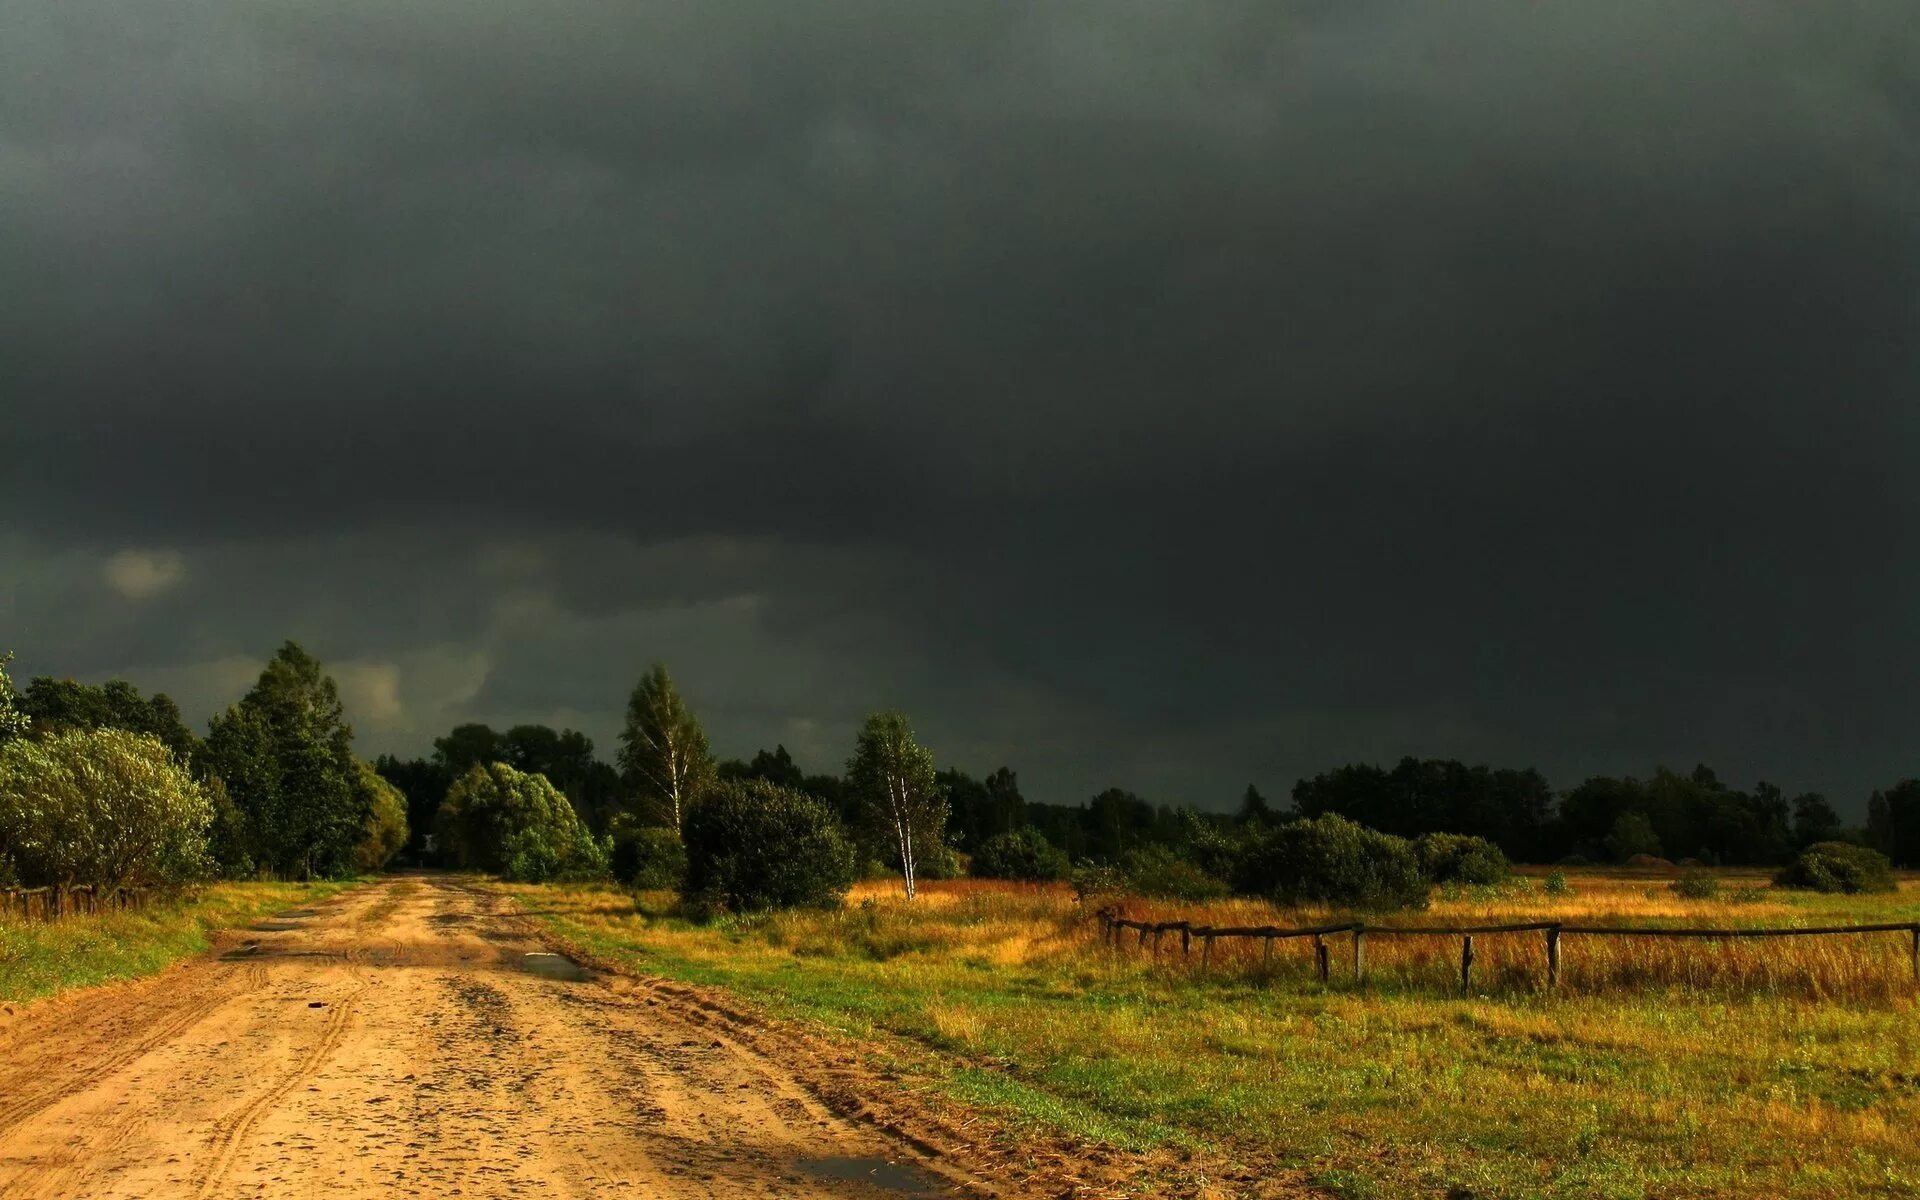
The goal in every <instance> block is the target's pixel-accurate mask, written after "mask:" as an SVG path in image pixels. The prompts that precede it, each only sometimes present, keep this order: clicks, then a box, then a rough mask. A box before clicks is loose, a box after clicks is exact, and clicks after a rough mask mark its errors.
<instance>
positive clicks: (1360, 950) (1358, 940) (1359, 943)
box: [1353, 923, 1367, 983]
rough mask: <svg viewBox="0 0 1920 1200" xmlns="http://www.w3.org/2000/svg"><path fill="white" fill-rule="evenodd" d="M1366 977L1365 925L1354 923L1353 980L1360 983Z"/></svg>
mask: <svg viewBox="0 0 1920 1200" xmlns="http://www.w3.org/2000/svg"><path fill="white" fill-rule="evenodd" d="M1366 977H1367V927H1366V926H1365V925H1364V924H1360V923H1355V925H1354V927H1353V981H1354V982H1355V983H1360V982H1362V981H1364V980H1365V979H1366Z"/></svg>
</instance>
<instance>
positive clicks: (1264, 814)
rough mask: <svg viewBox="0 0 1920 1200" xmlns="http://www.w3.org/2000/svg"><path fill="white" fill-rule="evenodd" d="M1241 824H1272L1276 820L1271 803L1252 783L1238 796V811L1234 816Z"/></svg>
mask: <svg viewBox="0 0 1920 1200" xmlns="http://www.w3.org/2000/svg"><path fill="white" fill-rule="evenodd" d="M1234 820H1236V821H1238V822H1239V823H1240V824H1242V825H1272V824H1275V823H1276V822H1277V820H1278V817H1277V816H1276V815H1275V813H1274V811H1273V805H1271V804H1268V803H1267V798H1266V797H1265V796H1262V795H1261V794H1260V789H1259V788H1257V787H1255V786H1253V785H1252V784H1248V785H1247V790H1246V791H1245V792H1244V793H1242V795H1241V797H1240V812H1239V813H1238V814H1237V815H1236V816H1235V817H1234Z"/></svg>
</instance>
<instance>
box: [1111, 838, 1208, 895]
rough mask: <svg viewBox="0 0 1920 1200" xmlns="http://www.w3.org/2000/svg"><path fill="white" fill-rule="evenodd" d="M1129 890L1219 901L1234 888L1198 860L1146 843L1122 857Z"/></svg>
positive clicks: (1121, 871) (1132, 892) (1164, 847)
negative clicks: (1202, 866) (1208, 872)
mask: <svg viewBox="0 0 1920 1200" xmlns="http://www.w3.org/2000/svg"><path fill="white" fill-rule="evenodd" d="M1120 874H1121V876H1122V877H1123V878H1124V879H1125V880H1126V889H1127V891H1128V892H1129V893H1130V894H1132V895H1135V896H1151V897H1155V898H1157V899H1164V900H1215V899H1218V898H1220V897H1221V896H1224V895H1226V894H1227V893H1228V891H1229V890H1231V889H1230V888H1229V887H1228V885H1227V881H1226V880H1224V879H1220V878H1217V877H1215V876H1213V875H1209V874H1207V872H1206V871H1204V870H1202V869H1201V868H1200V866H1199V864H1198V863H1195V862H1194V861H1193V860H1192V859H1189V858H1185V857H1183V856H1181V855H1179V854H1177V853H1175V852H1174V851H1173V850H1171V849H1169V848H1168V847H1166V846H1143V847H1141V848H1140V849H1138V850H1129V851H1127V853H1126V855H1125V857H1123V858H1122V859H1121V860H1120Z"/></svg>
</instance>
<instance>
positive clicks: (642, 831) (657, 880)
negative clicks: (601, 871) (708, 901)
mask: <svg viewBox="0 0 1920 1200" xmlns="http://www.w3.org/2000/svg"><path fill="white" fill-rule="evenodd" d="M612 836H613V855H612V863H613V877H614V878H615V879H617V880H619V881H620V882H621V883H624V884H626V885H627V886H628V887H632V888H639V889H641V890H645V891H659V890H665V889H668V888H674V889H678V888H679V887H680V885H681V884H682V882H684V881H685V879H686V875H687V848H686V846H685V845H683V844H682V843H681V841H680V835H679V834H678V833H677V832H675V831H674V830H672V829H669V828H667V827H666V826H664V825H642V824H640V823H639V822H637V821H636V820H634V819H633V818H632V817H631V816H628V815H627V814H624V813H623V814H621V815H620V816H618V817H615V818H614V821H613V828H612Z"/></svg>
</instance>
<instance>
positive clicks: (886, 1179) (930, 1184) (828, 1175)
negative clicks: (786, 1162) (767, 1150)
mask: <svg viewBox="0 0 1920 1200" xmlns="http://www.w3.org/2000/svg"><path fill="white" fill-rule="evenodd" d="M793 1165H794V1167H795V1168H796V1169H798V1170H799V1171H801V1172H802V1173H804V1174H807V1175H811V1176H813V1177H814V1178H815V1179H832V1180H837V1181H840V1182H844V1183H867V1184H871V1185H872V1186H874V1187H876V1188H879V1189H881V1190H883V1191H888V1192H896V1193H898V1194H899V1195H902V1196H917V1197H933V1196H944V1195H946V1194H947V1190H948V1189H946V1188H945V1187H943V1186H942V1185H941V1183H940V1181H939V1180H937V1179H935V1178H934V1177H933V1176H931V1175H929V1174H927V1173H926V1172H925V1171H922V1170H921V1169H920V1168H918V1167H915V1166H912V1165H910V1164H908V1163H900V1162H888V1161H887V1160H886V1159H884V1158H803V1159H801V1160H799V1161H798V1162H796V1163H794V1164H793Z"/></svg>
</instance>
